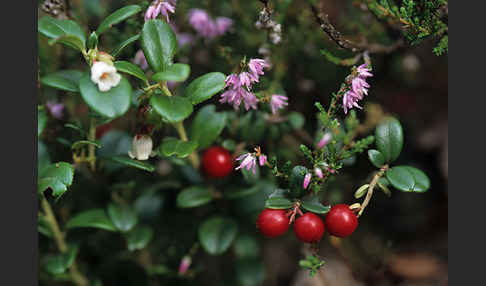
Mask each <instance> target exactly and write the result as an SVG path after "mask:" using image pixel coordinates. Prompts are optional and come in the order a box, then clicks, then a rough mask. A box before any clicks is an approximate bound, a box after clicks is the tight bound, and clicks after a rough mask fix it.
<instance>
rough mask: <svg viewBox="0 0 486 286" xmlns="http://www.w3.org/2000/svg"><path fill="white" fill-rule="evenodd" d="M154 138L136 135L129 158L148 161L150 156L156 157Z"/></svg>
mask: <svg viewBox="0 0 486 286" xmlns="http://www.w3.org/2000/svg"><path fill="white" fill-rule="evenodd" d="M152 148H153V143H152V138H151V137H150V136H148V135H138V134H137V135H135V137H133V141H132V150H131V151H128V156H130V158H132V159H137V160H148V158H149V156H154V155H155V153H154V152H152Z"/></svg>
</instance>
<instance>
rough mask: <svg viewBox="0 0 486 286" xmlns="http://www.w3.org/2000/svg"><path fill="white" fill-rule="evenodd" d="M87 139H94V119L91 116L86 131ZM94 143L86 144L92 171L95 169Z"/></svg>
mask: <svg viewBox="0 0 486 286" xmlns="http://www.w3.org/2000/svg"><path fill="white" fill-rule="evenodd" d="M88 140H90V141H93V142H94V141H95V140H96V124H95V119H94V118H91V123H90V127H89V133H88ZM95 147H96V146H95V145H93V144H89V146H88V161H89V164H90V167H91V170H92V171H93V172H94V171H95V170H96V154H95Z"/></svg>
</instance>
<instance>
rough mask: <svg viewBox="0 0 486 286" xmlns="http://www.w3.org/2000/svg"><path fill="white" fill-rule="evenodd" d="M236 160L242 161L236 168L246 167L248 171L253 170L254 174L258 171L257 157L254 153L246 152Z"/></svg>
mask: <svg viewBox="0 0 486 286" xmlns="http://www.w3.org/2000/svg"><path fill="white" fill-rule="evenodd" d="M236 161H241V162H240V165H239V166H238V167H236V168H235V170H239V169H241V168H243V169H246V170H247V171H250V170H251V171H252V172H253V174H255V173H256V157H255V155H254V154H253V153H246V154H243V155H241V156H239V157H238V158H236Z"/></svg>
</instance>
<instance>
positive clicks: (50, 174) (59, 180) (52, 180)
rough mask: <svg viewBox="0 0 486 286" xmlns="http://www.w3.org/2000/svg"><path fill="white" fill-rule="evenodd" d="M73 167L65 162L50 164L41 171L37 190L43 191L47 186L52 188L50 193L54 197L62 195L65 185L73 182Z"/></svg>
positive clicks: (67, 185) (65, 188)
mask: <svg viewBox="0 0 486 286" xmlns="http://www.w3.org/2000/svg"><path fill="white" fill-rule="evenodd" d="M73 177H74V168H73V166H72V165H71V164H69V163H66V162H58V163H55V164H51V165H50V166H49V167H47V168H46V169H45V170H43V172H42V178H40V179H39V181H38V192H39V194H41V193H43V192H44V191H45V190H46V189H47V188H51V189H52V195H53V196H54V197H56V198H59V197H60V196H62V195H63V194H64V193H65V192H66V191H67V187H69V186H71V184H72V183H73Z"/></svg>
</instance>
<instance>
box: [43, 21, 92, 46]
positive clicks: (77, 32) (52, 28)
mask: <svg viewBox="0 0 486 286" xmlns="http://www.w3.org/2000/svg"><path fill="white" fill-rule="evenodd" d="M37 29H38V31H39V32H40V33H41V34H43V35H44V36H46V37H48V38H50V39H58V38H60V37H63V36H72V37H76V38H78V39H79V43H81V46H78V44H72V43H69V41H67V42H66V41H61V42H62V43H63V44H66V45H68V46H70V47H71V48H74V49H80V48H81V50H84V49H85V43H86V36H85V34H84V32H83V29H82V28H81V26H79V24H78V23H76V22H74V21H72V20H58V19H54V18H52V17H50V16H45V17H42V18H41V19H40V20H39V22H38V26H37Z"/></svg>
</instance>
